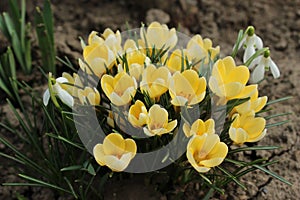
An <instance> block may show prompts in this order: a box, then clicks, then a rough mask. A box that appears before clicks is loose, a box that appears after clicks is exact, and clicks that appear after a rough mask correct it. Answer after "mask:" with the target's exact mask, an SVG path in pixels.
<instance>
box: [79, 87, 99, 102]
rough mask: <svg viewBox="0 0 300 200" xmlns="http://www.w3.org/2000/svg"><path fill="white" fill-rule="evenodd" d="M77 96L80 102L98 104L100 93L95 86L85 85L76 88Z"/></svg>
mask: <svg viewBox="0 0 300 200" xmlns="http://www.w3.org/2000/svg"><path fill="white" fill-rule="evenodd" d="M78 98H79V101H80V103H81V104H89V105H99V104H100V94H99V91H98V90H97V89H96V88H91V87H85V88H84V90H82V89H79V90H78Z"/></svg>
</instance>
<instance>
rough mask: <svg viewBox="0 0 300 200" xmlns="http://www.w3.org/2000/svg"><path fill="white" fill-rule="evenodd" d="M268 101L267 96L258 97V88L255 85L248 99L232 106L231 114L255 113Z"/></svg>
mask: <svg viewBox="0 0 300 200" xmlns="http://www.w3.org/2000/svg"><path fill="white" fill-rule="evenodd" d="M267 101H268V97H267V96H263V97H258V89H257V87H256V89H255V92H252V95H251V96H250V99H249V100H248V101H246V102H244V103H242V104H240V105H238V106H236V107H234V108H233V110H232V112H231V115H232V114H234V113H239V114H240V115H242V114H246V113H249V112H252V111H253V112H254V113H257V112H259V111H261V109H263V107H265V105H266V103H267Z"/></svg>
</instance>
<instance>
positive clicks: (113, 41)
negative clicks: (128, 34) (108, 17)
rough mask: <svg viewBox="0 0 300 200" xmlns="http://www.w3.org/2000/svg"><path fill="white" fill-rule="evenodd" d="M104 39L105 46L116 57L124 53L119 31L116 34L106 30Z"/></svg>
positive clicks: (103, 34)
mask: <svg viewBox="0 0 300 200" xmlns="http://www.w3.org/2000/svg"><path fill="white" fill-rule="evenodd" d="M102 37H103V38H104V44H105V45H107V46H108V47H109V48H110V49H111V50H112V51H113V52H114V54H115V56H118V54H120V53H121V52H122V46H121V42H122V38H121V33H120V31H118V30H117V31H116V33H114V32H113V31H112V30H111V29H110V28H106V29H105V30H104V32H103V33H102Z"/></svg>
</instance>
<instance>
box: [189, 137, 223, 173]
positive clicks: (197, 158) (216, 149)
mask: <svg viewBox="0 0 300 200" xmlns="http://www.w3.org/2000/svg"><path fill="white" fill-rule="evenodd" d="M227 153H228V147H227V145H226V144H225V143H224V142H220V138H219V136H218V135H217V134H203V135H201V136H199V135H195V136H193V137H192V138H191V139H190V141H189V143H188V145H187V151H186V156H187V159H188V161H189V162H190V164H191V165H192V166H193V167H194V168H195V170H197V171H198V172H200V173H205V172H208V171H209V170H210V169H211V168H212V167H215V166H218V165H220V164H221V163H222V162H223V160H224V159H225V157H226V155H227Z"/></svg>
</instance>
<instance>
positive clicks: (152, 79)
mask: <svg viewBox="0 0 300 200" xmlns="http://www.w3.org/2000/svg"><path fill="white" fill-rule="evenodd" d="M170 78H171V73H170V72H169V70H168V68H167V67H159V68H156V67H155V66H154V65H152V64H150V65H148V66H147V67H146V68H145V69H144V72H143V75H142V81H141V83H140V87H141V90H142V91H143V92H146V93H148V94H149V96H150V98H157V97H160V96H161V95H162V94H163V93H165V92H166V91H167V90H168V85H169V80H170Z"/></svg>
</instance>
